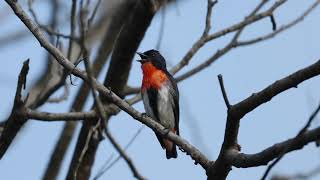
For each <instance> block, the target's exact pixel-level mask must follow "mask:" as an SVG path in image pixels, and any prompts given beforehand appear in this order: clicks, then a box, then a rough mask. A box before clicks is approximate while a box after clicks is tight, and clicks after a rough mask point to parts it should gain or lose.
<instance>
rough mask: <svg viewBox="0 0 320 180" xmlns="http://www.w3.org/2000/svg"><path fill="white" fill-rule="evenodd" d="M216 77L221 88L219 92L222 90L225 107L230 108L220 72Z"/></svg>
mask: <svg viewBox="0 0 320 180" xmlns="http://www.w3.org/2000/svg"><path fill="white" fill-rule="evenodd" d="M218 79H219V84H220V89H221V92H222V95H223V99H224V102H225V104H226V106H227V108H228V109H230V107H231V105H230V103H229V100H228V96H227V93H226V90H225V88H224V84H223V77H222V75H221V74H219V75H218Z"/></svg>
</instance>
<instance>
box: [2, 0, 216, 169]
mask: <svg viewBox="0 0 320 180" xmlns="http://www.w3.org/2000/svg"><path fill="white" fill-rule="evenodd" d="M6 2H7V3H8V4H9V5H10V7H11V8H12V9H13V11H14V12H15V13H16V15H17V16H18V17H19V18H20V20H21V21H22V22H23V23H25V25H26V26H27V27H28V28H29V30H30V31H31V32H32V33H33V34H34V36H35V37H36V38H37V39H38V41H39V42H40V44H41V45H42V46H43V47H44V48H45V49H47V50H48V52H50V53H51V54H52V55H53V56H54V57H55V58H56V60H57V61H58V62H59V63H60V64H61V65H62V66H64V67H65V68H66V69H67V70H69V71H72V73H73V74H74V75H75V76H77V77H80V78H81V79H83V80H85V81H86V82H88V76H87V74H86V73H83V72H82V71H81V70H79V69H78V68H76V67H74V65H73V63H71V62H70V61H69V60H68V59H67V58H66V57H64V55H63V54H62V53H61V52H60V51H59V50H58V49H57V48H55V47H54V46H53V45H52V44H50V43H49V42H48V41H47V40H46V39H45V37H44V36H43V34H42V33H41V30H39V28H38V27H37V25H36V24H34V23H33V22H32V21H31V20H30V18H29V17H28V15H27V14H26V13H25V12H24V11H23V10H22V9H21V7H20V6H19V4H18V3H17V2H15V1H12V0H6ZM93 83H94V87H95V88H96V89H97V90H98V91H99V92H100V93H101V94H103V95H104V96H106V97H108V99H109V100H111V101H112V102H113V103H115V104H116V105H117V106H118V107H120V108H121V109H122V110H124V111H125V112H127V113H128V114H130V115H131V116H132V117H133V118H134V119H136V120H138V121H140V122H141V123H143V124H146V125H147V126H148V127H150V128H151V129H153V130H154V131H155V132H157V133H158V134H159V135H161V136H163V137H166V138H167V139H169V140H171V141H173V142H175V143H176V144H177V145H178V146H179V147H181V148H182V149H184V150H185V151H186V152H188V153H189V154H190V156H191V157H192V158H193V159H194V160H195V161H196V162H198V163H199V164H200V165H201V166H202V167H204V168H205V169H207V168H208V167H209V166H210V161H209V160H208V159H207V158H206V156H205V155H203V154H202V153H201V152H200V151H199V150H198V149H196V148H195V147H193V146H192V145H191V144H189V143H188V142H187V141H186V140H184V139H182V138H181V137H179V136H177V135H175V134H174V133H172V132H169V133H167V131H166V130H165V128H164V127H163V126H162V125H161V124H159V123H157V122H156V121H154V120H153V119H151V118H150V117H142V114H141V113H140V112H138V111H137V110H135V109H134V108H132V107H131V106H130V105H129V104H128V103H126V102H125V101H123V100H122V99H121V98H120V97H118V96H117V95H116V94H114V93H113V92H112V91H111V90H110V89H108V88H106V87H105V86H103V85H102V84H100V83H99V82H97V81H96V80H94V81H93Z"/></svg>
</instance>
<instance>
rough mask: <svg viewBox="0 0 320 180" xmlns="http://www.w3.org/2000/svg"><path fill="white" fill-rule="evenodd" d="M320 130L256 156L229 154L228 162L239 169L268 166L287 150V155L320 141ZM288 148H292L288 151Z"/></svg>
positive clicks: (269, 148)
mask: <svg viewBox="0 0 320 180" xmlns="http://www.w3.org/2000/svg"><path fill="white" fill-rule="evenodd" d="M319 135H320V128H316V129H313V130H309V131H307V132H305V133H303V134H302V135H301V136H300V138H292V139H288V140H286V141H283V142H280V143H277V144H274V145H273V146H270V147H268V148H266V149H264V150H263V151H261V152H259V153H256V154H244V153H238V152H236V151H229V152H228V161H229V162H230V163H231V164H232V165H233V166H235V167H238V168H249V167H257V166H262V165H267V164H268V162H270V161H272V160H273V159H275V158H277V157H278V156H279V155H281V154H282V153H283V151H284V150H286V153H289V152H291V151H295V150H299V149H301V148H303V147H304V146H305V145H307V144H308V143H310V142H314V141H315V140H317V139H319ZM288 147H290V148H289V149H288Z"/></svg>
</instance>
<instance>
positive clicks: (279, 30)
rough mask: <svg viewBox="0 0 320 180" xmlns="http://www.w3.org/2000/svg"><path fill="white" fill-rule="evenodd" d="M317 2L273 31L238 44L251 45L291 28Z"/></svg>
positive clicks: (304, 16) (306, 14)
mask: <svg viewBox="0 0 320 180" xmlns="http://www.w3.org/2000/svg"><path fill="white" fill-rule="evenodd" d="M319 3H320V1H319V0H317V1H315V3H313V4H312V5H311V6H310V7H309V8H308V9H307V10H306V11H304V12H303V13H302V14H301V15H300V16H298V17H297V18H296V19H294V20H293V21H291V22H289V23H288V24H285V25H282V26H281V27H280V28H279V29H276V30H275V31H274V32H272V33H269V34H266V35H264V36H260V37H257V38H253V39H250V40H243V41H239V42H238V45H239V46H246V45H251V44H254V43H257V42H261V41H265V40H268V39H271V38H273V37H275V36H276V35H278V34H280V33H281V32H284V31H286V30H288V29H289V28H291V27H293V26H295V25H297V24H298V23H300V22H302V21H303V20H304V18H306V17H307V16H308V15H309V14H310V13H311V12H312V11H313V10H314V9H315V8H316V7H317V6H318V5H319Z"/></svg>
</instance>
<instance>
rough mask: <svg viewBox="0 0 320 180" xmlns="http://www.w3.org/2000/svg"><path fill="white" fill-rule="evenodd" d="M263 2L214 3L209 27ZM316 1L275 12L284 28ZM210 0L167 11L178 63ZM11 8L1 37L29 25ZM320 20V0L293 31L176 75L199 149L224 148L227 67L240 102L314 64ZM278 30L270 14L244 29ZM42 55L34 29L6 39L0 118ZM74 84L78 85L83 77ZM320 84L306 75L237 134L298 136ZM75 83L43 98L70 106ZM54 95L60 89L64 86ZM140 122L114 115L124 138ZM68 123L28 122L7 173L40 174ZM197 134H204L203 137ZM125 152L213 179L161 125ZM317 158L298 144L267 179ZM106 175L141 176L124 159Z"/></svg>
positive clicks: (173, 172) (155, 176)
mask: <svg viewBox="0 0 320 180" xmlns="http://www.w3.org/2000/svg"><path fill="white" fill-rule="evenodd" d="M258 2H259V1H258V0H250V2H249V1H241V2H240V1H234V0H220V1H219V3H218V4H217V5H216V7H215V8H214V10H213V17H212V29H211V32H216V31H218V30H221V29H222V28H225V27H228V26H230V25H232V24H234V23H236V22H239V21H241V20H242V19H243V18H244V16H246V15H248V13H249V12H250V11H251V10H252V9H253V8H254V7H255V6H256V5H257V3H258ZM271 2H274V1H271ZM313 2H314V0H308V1H298V0H291V1H289V2H288V3H287V4H286V5H284V6H283V7H281V8H279V9H278V11H277V12H276V13H275V18H276V21H277V24H278V26H280V25H281V24H283V23H286V22H288V21H290V20H292V19H293V18H295V17H296V16H298V15H300V14H301V13H302V11H304V10H305V9H306V8H308V7H309V6H310V5H311V4H312V3H313ZM206 3H207V1H206V0H186V1H180V2H179V3H178V4H177V5H173V6H171V7H169V8H167V9H166V12H167V14H166V21H165V32H164V37H163V41H162V45H161V48H160V51H161V53H162V54H163V56H164V57H165V58H166V59H167V60H168V61H170V64H171V65H173V64H176V63H178V62H179V61H180V60H181V58H182V57H183V55H184V54H185V53H186V52H187V50H188V49H190V47H191V46H192V44H193V43H194V42H195V41H196V40H197V39H198V38H199V37H200V35H201V33H202V31H203V27H204V18H205V13H206V8H207V4H206ZM270 5H271V3H268V4H267V7H269V6H270ZM40 6H41V10H39V9H38V11H37V12H38V13H39V14H41V16H42V17H43V18H42V20H43V22H45V20H46V14H45V13H47V11H46V10H47V9H46V8H47V7H46V6H43V5H40ZM6 9H8V6H7V5H6V3H5V2H4V1H2V2H0V10H1V11H3V10H6ZM101 10H102V9H100V11H101ZM8 12H9V14H7V15H6V16H5V18H3V19H1V20H0V22H1V28H0V38H1V37H4V36H6V34H8V33H10V32H13V31H15V30H17V29H21V28H25V27H24V25H23V24H22V23H21V22H20V21H19V20H18V19H17V18H16V17H15V15H14V14H13V12H12V11H11V10H9V11H8ZM160 17H161V16H160V14H158V15H157V16H156V17H155V18H154V19H153V22H152V24H151V26H150V28H149V30H148V32H147V34H146V36H145V38H144V40H143V42H142V44H141V46H140V47H139V51H145V50H149V49H152V48H154V47H155V45H156V42H157V39H158V34H159V29H160ZM61 19H63V18H61ZM65 19H66V18H65ZM319 19H320V8H317V9H316V10H315V11H314V12H313V13H312V14H311V15H310V16H308V17H307V18H306V19H305V21H304V22H302V23H300V24H299V25H297V26H295V27H294V28H292V29H290V30H289V31H286V32H284V33H282V34H280V35H279V36H277V37H276V38H274V39H272V40H268V41H265V42H262V43H259V44H256V45H252V46H248V47H241V48H238V49H236V50H232V51H231V52H230V53H228V54H227V55H225V56H223V57H222V58H220V59H219V60H218V61H217V62H216V63H214V64H213V65H211V66H210V67H209V68H207V69H206V70H204V71H202V72H201V73H199V74H197V75H196V76H193V77H191V78H189V79H187V80H185V81H183V82H181V83H179V85H178V86H179V90H180V93H181V100H180V106H181V120H180V122H181V125H180V128H181V130H180V131H181V136H183V137H184V138H185V139H187V140H188V141H189V142H190V143H192V144H193V145H195V146H196V147H198V148H199V149H200V150H201V151H202V152H203V153H205V154H206V155H207V156H208V157H209V158H210V159H212V160H215V158H217V156H218V153H219V151H220V147H221V144H222V140H223V136H224V130H225V122H226V107H225V105H224V102H223V98H222V95H221V92H220V88H219V84H218V79H217V75H218V74H223V77H224V81H225V87H226V90H227V93H228V95H229V100H230V102H231V103H232V104H234V103H237V102H239V101H241V100H243V99H244V98H246V97H248V96H250V95H251V94H252V93H254V92H257V91H259V90H261V89H262V88H264V87H266V86H267V85H269V84H270V83H272V82H274V81H275V80H278V79H280V78H282V77H284V76H287V75H288V74H291V73H293V72H295V71H296V70H299V69H301V68H303V67H306V66H308V65H310V64H312V63H314V62H315V61H316V60H318V59H319V58H320V55H319V40H320V39H319V32H320V25H319ZM271 29H272V28H271V23H270V21H269V19H266V20H263V21H261V22H259V23H257V24H256V25H253V26H250V27H249V28H247V29H246V30H245V32H244V33H243V35H242V36H241V38H240V39H246V38H250V37H251V38H252V37H256V36H257V35H261V34H264V33H267V32H271ZM230 37H231V36H226V37H223V38H221V39H219V40H215V41H212V42H210V43H208V44H207V45H206V46H205V47H204V48H202V49H201V50H200V52H199V53H198V54H197V55H196V56H195V57H194V58H193V59H192V61H191V63H190V64H189V65H188V66H187V67H186V68H185V69H183V70H182V71H181V72H179V73H178V75H179V74H182V73H183V72H185V71H186V70H188V69H191V68H192V67H195V66H196V65H197V64H199V63H201V62H203V61H204V60H206V59H207V58H208V57H210V56H211V55H212V54H213V53H215V52H216V50H217V49H219V48H222V47H223V46H224V45H225V44H226V43H227V42H228V40H229V39H230ZM44 55H45V51H44V50H43V49H42V48H41V47H40V45H39V43H38V42H37V41H36V40H35V38H34V37H33V36H29V38H26V39H24V40H22V41H19V42H17V43H14V44H10V45H5V46H3V45H1V46H0V59H1V61H2V66H1V67H0V94H1V95H0V102H1V106H0V107H1V108H0V119H1V120H3V119H5V118H7V116H8V115H9V113H10V110H11V107H12V103H13V98H14V93H15V88H16V81H17V77H18V73H19V71H20V68H21V67H22V62H23V61H24V60H25V59H27V58H30V59H31V62H30V72H29V75H28V82H27V83H28V85H29V86H30V85H31V84H32V82H34V80H36V79H37V78H36V77H37V75H39V74H40V72H41V68H42V67H43V65H44V63H45V61H44ZM136 59H138V57H136ZM169 67H170V65H169ZM104 74H105V73H104V72H103V73H102V76H101V80H103V76H104ZM141 78H142V76H141V70H140V65H139V63H136V62H134V63H133V68H132V69H131V72H130V79H129V84H130V85H132V86H139V85H140V83H141ZM76 82H78V84H80V80H77V81H76ZM319 84H320V78H319V77H316V78H313V79H311V80H308V81H306V82H304V83H302V84H301V85H299V87H298V88H297V89H290V90H288V91H286V92H284V93H282V94H280V95H278V96H277V97H275V98H273V99H272V100H271V101H270V102H268V103H266V104H263V105H261V106H260V107H259V108H257V109H255V110H254V111H253V112H251V113H249V114H248V115H247V116H245V117H244V118H243V119H242V121H241V127H240V133H239V144H240V145H241V146H242V152H244V153H256V152H260V151H261V150H263V149H264V148H266V147H269V146H271V145H273V144H274V143H277V142H281V141H283V140H286V139H288V138H289V137H293V136H295V134H296V133H297V132H298V131H299V130H300V129H301V128H302V126H303V125H304V124H305V122H306V121H307V118H308V116H309V115H310V114H311V112H312V111H313V109H315V108H316V106H317V104H318V102H319V101H320V96H319V93H318V92H319V88H320V85H319ZM78 87H79V86H77V87H72V90H71V95H70V97H69V101H67V102H65V103H63V104H62V105H59V106H58V105H56V104H46V105H44V106H43V107H41V108H40V110H45V111H51V112H66V111H67V110H68V109H69V106H70V102H71V101H72V99H73V96H74V94H75V89H76V88H78ZM60 93H61V92H60ZM55 95H56V96H58V95H59V93H57V94H55ZM90 106H91V102H89V103H87V109H88V108H90ZM134 107H135V108H137V109H138V110H139V111H144V110H143V105H142V103H141V102H140V103H138V104H136V105H135V106H134ZM319 124H320V123H319V120H315V121H314V123H313V124H312V127H313V128H314V127H316V126H319ZM140 126H141V123H139V122H138V121H135V120H134V119H132V118H131V117H130V116H128V115H127V114H125V113H120V115H118V116H116V117H113V118H112V119H111V122H110V129H111V130H112V133H113V134H114V136H115V137H116V138H117V140H118V141H119V142H120V143H121V144H122V145H123V146H124V145H125V144H126V143H127V142H128V141H129V139H130V138H131V137H132V136H133V134H134V133H135V132H136V131H137V129H139V127H140ZM79 127H80V126H78V129H79ZM61 129H62V123H61V122H51V123H48V122H38V121H29V122H28V123H27V126H26V128H25V130H24V131H23V132H22V133H20V135H19V136H18V137H17V138H16V139H17V141H15V143H14V144H13V145H12V146H11V149H10V150H9V151H8V152H7V154H6V155H5V156H4V158H3V159H2V160H1V161H0V174H1V179H5V180H16V179H17V180H18V179H24V180H29V179H30V180H33V179H40V178H41V177H42V174H43V171H44V170H45V168H46V165H47V161H48V158H49V156H50V154H51V150H52V148H53V146H54V144H55V143H56V140H57V138H58V136H59V134H60V131H61ZM195 132H196V134H195ZM197 136H201V139H199V137H197ZM74 145H75V140H74V141H73V144H72V149H69V151H68V155H67V158H66V159H65V161H64V165H63V168H62V173H61V174H60V176H59V179H60V180H62V179H64V178H65V176H66V173H67V170H68V165H69V162H70V159H71V156H72V153H73V148H74ZM111 153H115V154H117V153H116V151H114V149H113V148H112V147H111V145H110V143H109V142H108V140H104V141H103V142H102V143H101V145H100V147H99V150H98V154H97V156H96V161H95V165H94V167H93V170H92V177H93V176H95V175H96V174H97V172H98V170H99V169H100V168H101V166H102V165H103V164H104V162H105V161H106V160H107V159H108V158H109V157H110V154H111ZM128 154H129V155H130V156H131V157H132V159H133V161H134V163H135V165H136V166H137V168H138V169H139V171H140V173H141V174H142V175H143V176H145V177H147V178H148V179H151V180H161V179H205V178H206V175H205V171H204V170H203V169H202V168H201V167H200V166H199V165H197V166H196V165H194V163H193V161H191V159H190V157H189V156H187V155H186V154H184V153H182V152H180V151H179V152H178V158H177V159H175V160H167V159H166V158H165V152H164V151H163V150H162V149H161V147H160V145H159V143H158V141H157V140H156V137H155V136H154V133H153V132H152V131H151V130H150V129H148V128H144V130H143V131H142V133H141V134H140V135H139V136H138V138H137V139H136V141H135V142H134V144H133V145H132V146H131V147H130V148H129V149H128ZM319 165H320V154H319V149H316V148H315V144H314V143H311V144H309V145H308V146H306V147H305V148H304V149H303V150H301V151H296V152H293V153H290V154H288V155H286V156H285V157H284V158H283V160H281V162H280V163H279V164H278V165H277V166H276V167H275V168H274V169H273V170H272V172H271V173H270V176H269V177H271V175H272V174H275V173H280V174H293V173H297V172H305V171H308V170H311V169H312V168H314V167H316V166H319ZM265 169H266V167H257V168H249V169H237V168H233V170H232V171H231V172H230V175H229V176H228V179H230V180H239V179H243V180H247V179H260V178H261V176H262V174H263V172H264V171H265ZM92 177H91V178H92ZM318 178H319V177H318ZM318 178H317V177H315V178H313V179H318ZM101 179H134V178H133V176H132V173H131V171H130V170H129V169H128V167H127V165H126V163H125V162H124V161H123V160H121V161H119V162H118V163H117V164H116V165H115V166H114V167H113V168H112V169H110V170H109V171H108V172H107V173H106V174H105V175H104V176H103V177H102V178H101Z"/></svg>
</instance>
